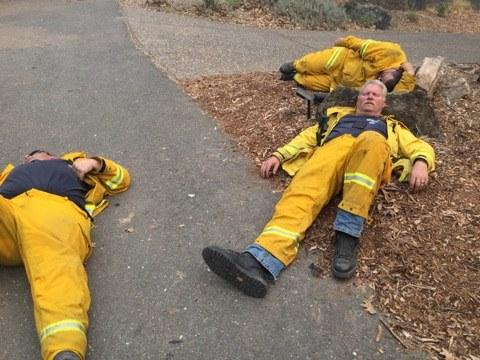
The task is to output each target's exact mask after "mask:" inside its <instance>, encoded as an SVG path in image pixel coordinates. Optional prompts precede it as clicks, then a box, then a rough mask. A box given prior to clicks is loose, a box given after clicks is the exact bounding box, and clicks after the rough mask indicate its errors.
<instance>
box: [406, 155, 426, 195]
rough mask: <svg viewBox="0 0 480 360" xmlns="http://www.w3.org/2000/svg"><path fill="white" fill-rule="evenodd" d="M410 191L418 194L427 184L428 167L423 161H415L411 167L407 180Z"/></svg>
mask: <svg viewBox="0 0 480 360" xmlns="http://www.w3.org/2000/svg"><path fill="white" fill-rule="evenodd" d="M408 182H409V185H410V191H412V192H418V191H420V190H423V189H424V188H425V187H426V186H427V184H428V166H427V163H426V162H425V161H423V160H416V161H415V163H414V164H413V166H412V172H411V173H410V179H409V181H408Z"/></svg>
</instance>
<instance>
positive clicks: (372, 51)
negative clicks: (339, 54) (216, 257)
mask: <svg viewBox="0 0 480 360" xmlns="http://www.w3.org/2000/svg"><path fill="white" fill-rule="evenodd" d="M338 44H339V46H344V47H346V48H349V49H352V50H355V51H358V53H359V55H360V57H361V58H362V59H363V60H365V61H368V65H369V66H368V67H367V70H368V71H367V74H366V76H367V78H371V74H372V73H374V74H378V73H379V72H381V71H383V70H386V69H398V68H399V67H400V65H402V64H403V63H404V62H406V61H407V56H406V55H405V53H404V52H403V50H402V48H401V47H400V45H398V44H396V43H393V42H388V41H377V40H372V39H366V40H363V39H360V38H357V37H355V36H347V37H345V38H343V39H342V41H341V42H339V43H338Z"/></svg>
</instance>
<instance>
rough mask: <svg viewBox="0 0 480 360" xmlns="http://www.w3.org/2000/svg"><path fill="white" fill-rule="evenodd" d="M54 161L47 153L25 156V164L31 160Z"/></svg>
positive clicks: (38, 152)
mask: <svg viewBox="0 0 480 360" xmlns="http://www.w3.org/2000/svg"><path fill="white" fill-rule="evenodd" d="M52 159H56V157H55V156H53V155H52V154H50V153H49V152H48V151H43V150H41V151H36V152H35V153H33V154H29V155H25V162H26V163H29V162H32V161H33V160H52Z"/></svg>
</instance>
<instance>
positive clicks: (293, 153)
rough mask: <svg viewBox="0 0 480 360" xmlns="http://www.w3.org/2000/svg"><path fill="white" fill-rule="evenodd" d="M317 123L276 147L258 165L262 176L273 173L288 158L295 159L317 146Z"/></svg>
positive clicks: (268, 175)
mask: <svg viewBox="0 0 480 360" xmlns="http://www.w3.org/2000/svg"><path fill="white" fill-rule="evenodd" d="M317 131H318V124H316V125H313V126H310V127H309V128H307V129H305V130H303V131H302V132H301V133H300V134H298V135H297V136H296V137H295V138H294V139H293V140H292V141H290V142H289V143H288V144H287V145H285V146H282V147H280V148H278V149H277V150H276V151H275V152H274V153H273V154H272V155H271V156H270V157H269V158H268V159H267V160H265V161H264V162H263V163H262V166H261V167H260V175H261V176H262V177H270V176H272V175H275V174H276V173H277V172H278V170H279V168H280V165H281V164H282V163H283V162H285V161H288V160H292V159H295V158H296V157H297V156H299V155H300V154H301V153H305V152H309V151H311V149H312V148H314V147H315V146H317Z"/></svg>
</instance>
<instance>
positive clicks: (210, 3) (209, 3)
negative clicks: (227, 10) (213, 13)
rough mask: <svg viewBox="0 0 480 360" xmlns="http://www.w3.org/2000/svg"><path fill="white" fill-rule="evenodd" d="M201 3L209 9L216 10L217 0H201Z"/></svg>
mask: <svg viewBox="0 0 480 360" xmlns="http://www.w3.org/2000/svg"><path fill="white" fill-rule="evenodd" d="M203 5H204V6H205V7H206V8H207V9H210V10H216V9H217V7H218V2H217V0H203Z"/></svg>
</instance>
